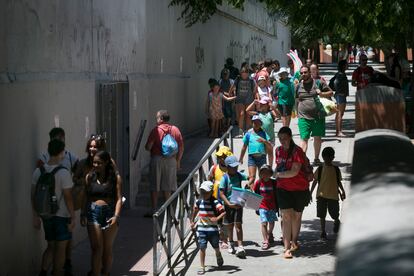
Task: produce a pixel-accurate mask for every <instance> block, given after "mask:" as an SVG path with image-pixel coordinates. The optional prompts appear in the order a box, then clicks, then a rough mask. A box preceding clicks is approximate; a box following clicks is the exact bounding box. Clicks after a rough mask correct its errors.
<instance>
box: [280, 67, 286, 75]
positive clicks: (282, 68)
mask: <svg viewBox="0 0 414 276" xmlns="http://www.w3.org/2000/svg"><path fill="white" fill-rule="evenodd" d="M282 73H286V74H289V72H288V70H287V68H286V67H281V68H280V70H279V71H278V72H277V74H278V75H280V74H282Z"/></svg>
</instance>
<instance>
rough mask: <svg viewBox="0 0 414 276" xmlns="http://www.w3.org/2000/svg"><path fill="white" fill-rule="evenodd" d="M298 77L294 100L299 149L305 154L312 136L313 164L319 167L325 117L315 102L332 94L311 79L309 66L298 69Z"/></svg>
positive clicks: (321, 83) (325, 85)
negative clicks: (295, 103) (299, 142)
mask: <svg viewBox="0 0 414 276" xmlns="http://www.w3.org/2000/svg"><path fill="white" fill-rule="evenodd" d="M300 76H301V77H300V81H299V84H298V86H297V87H296V98H298V107H297V110H298V119H299V120H298V125H299V133H300V138H301V139H302V143H301V148H302V149H303V151H304V152H305V153H306V150H307V149H308V140H309V138H310V137H311V136H312V137H313V146H314V149H315V161H314V163H315V164H316V165H319V164H320V160H319V153H320V151H321V145H322V137H323V136H325V117H324V115H322V114H321V113H320V111H319V109H318V107H317V105H316V103H315V100H318V99H317V97H318V96H320V97H328V98H329V97H331V96H332V94H333V93H332V90H331V89H330V88H329V86H328V85H327V84H326V83H324V82H320V81H317V80H314V79H312V77H311V74H310V68H309V66H307V65H303V66H302V67H301V68H300Z"/></svg>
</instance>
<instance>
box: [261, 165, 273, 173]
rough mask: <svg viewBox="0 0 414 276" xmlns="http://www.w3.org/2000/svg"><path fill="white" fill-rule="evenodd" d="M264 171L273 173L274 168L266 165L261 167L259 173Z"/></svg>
mask: <svg viewBox="0 0 414 276" xmlns="http://www.w3.org/2000/svg"><path fill="white" fill-rule="evenodd" d="M262 170H268V171H269V172H271V173H273V170H272V167H271V166H270V165H267V164H264V165H263V166H261V167H260V170H259V172H261V171H262Z"/></svg>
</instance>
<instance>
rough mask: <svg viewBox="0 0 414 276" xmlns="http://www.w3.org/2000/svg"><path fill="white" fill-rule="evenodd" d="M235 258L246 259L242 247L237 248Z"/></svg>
mask: <svg viewBox="0 0 414 276" xmlns="http://www.w3.org/2000/svg"><path fill="white" fill-rule="evenodd" d="M236 256H237V257H239V258H246V251H245V250H244V248H243V246H239V247H237V251H236Z"/></svg>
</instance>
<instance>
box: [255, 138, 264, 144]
mask: <svg viewBox="0 0 414 276" xmlns="http://www.w3.org/2000/svg"><path fill="white" fill-rule="evenodd" d="M257 142H259V143H262V144H264V143H266V139H263V137H258V138H257Z"/></svg>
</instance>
